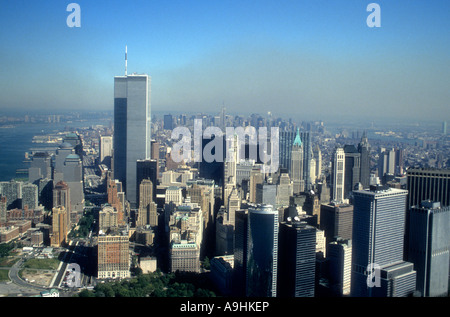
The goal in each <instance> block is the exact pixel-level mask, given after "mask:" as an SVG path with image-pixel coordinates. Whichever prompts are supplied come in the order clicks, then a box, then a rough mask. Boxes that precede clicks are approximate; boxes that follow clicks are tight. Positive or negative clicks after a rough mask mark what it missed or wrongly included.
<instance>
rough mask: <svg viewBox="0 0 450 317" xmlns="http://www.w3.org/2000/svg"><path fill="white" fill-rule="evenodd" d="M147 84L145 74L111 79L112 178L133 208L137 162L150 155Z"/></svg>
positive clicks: (135, 200) (135, 192) (148, 85)
mask: <svg viewBox="0 0 450 317" xmlns="http://www.w3.org/2000/svg"><path fill="white" fill-rule="evenodd" d="M150 82H151V79H150V77H149V76H148V75H145V74H143V75H140V74H139V75H138V74H132V75H127V74H125V76H116V77H114V138H113V141H114V177H115V178H116V179H118V180H119V181H120V182H122V184H123V185H124V187H125V193H126V196H127V199H128V200H129V201H130V205H131V207H132V208H136V205H137V203H138V201H137V191H138V189H137V179H136V162H137V161H138V160H144V159H150V155H151V142H150V141H151V126H150V123H151V112H150Z"/></svg>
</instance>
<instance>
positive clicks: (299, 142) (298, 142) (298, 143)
mask: <svg viewBox="0 0 450 317" xmlns="http://www.w3.org/2000/svg"><path fill="white" fill-rule="evenodd" d="M295 145H297V146H302V140H300V129H299V128H297V135H296V136H295V140H294V146H295Z"/></svg>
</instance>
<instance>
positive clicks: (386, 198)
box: [351, 186, 416, 297]
mask: <svg viewBox="0 0 450 317" xmlns="http://www.w3.org/2000/svg"><path fill="white" fill-rule="evenodd" d="M353 194H354V209H353V233H352V244H353V248H352V252H353V254H352V276H351V279H352V286H351V293H352V296H353V297H375V296H382V297H400V296H409V295H411V294H412V293H413V292H414V291H415V288H416V271H414V270H413V265H412V263H408V262H404V261H403V248H404V245H403V240H404V231H405V211H406V196H407V194H408V192H407V191H406V190H402V189H394V188H389V187H383V186H372V187H371V188H370V189H368V190H359V191H355V192H354V193H353ZM371 268H375V269H376V270H375V271H374V274H375V277H374V278H375V281H374V282H372V280H369V279H370V277H373V276H372V271H371Z"/></svg>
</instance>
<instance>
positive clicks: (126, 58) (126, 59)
mask: <svg viewBox="0 0 450 317" xmlns="http://www.w3.org/2000/svg"><path fill="white" fill-rule="evenodd" d="M127 62H128V57H127V46H126V45H125V76H127Z"/></svg>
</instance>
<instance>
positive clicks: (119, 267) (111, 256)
mask: <svg viewBox="0 0 450 317" xmlns="http://www.w3.org/2000/svg"><path fill="white" fill-rule="evenodd" d="M129 248H130V241H129V237H128V232H124V231H112V232H111V233H110V234H100V235H99V236H98V245H97V258H98V264H97V266H98V270H97V277H98V278H99V279H117V278H127V277H130V276H131V274H130V253H129V252H130V251H129Z"/></svg>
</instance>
